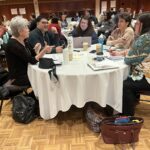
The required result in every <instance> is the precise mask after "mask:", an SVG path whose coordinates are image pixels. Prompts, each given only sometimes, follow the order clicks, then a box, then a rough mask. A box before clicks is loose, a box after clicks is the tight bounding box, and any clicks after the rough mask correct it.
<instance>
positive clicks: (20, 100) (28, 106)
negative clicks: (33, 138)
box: [12, 95, 37, 124]
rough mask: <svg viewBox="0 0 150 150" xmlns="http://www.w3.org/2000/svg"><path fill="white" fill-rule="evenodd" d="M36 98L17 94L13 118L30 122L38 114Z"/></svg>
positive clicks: (14, 101) (20, 121) (14, 99)
mask: <svg viewBox="0 0 150 150" xmlns="http://www.w3.org/2000/svg"><path fill="white" fill-rule="evenodd" d="M35 112H36V100H35V99H33V98H32V97H29V96H25V95H17V96H15V97H14V98H13V108H12V114H13V119H14V120H15V121H16V122H19V123H25V124H27V123H30V122H31V121H33V120H34V119H35V118H36V117H37V115H36V113H35Z"/></svg>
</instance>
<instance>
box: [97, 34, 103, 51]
mask: <svg viewBox="0 0 150 150" xmlns="http://www.w3.org/2000/svg"><path fill="white" fill-rule="evenodd" d="M98 42H99V44H100V47H101V48H100V49H101V51H100V52H101V53H103V44H104V35H103V34H101V35H100V36H99V38H98Z"/></svg>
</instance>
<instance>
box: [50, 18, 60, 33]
mask: <svg viewBox="0 0 150 150" xmlns="http://www.w3.org/2000/svg"><path fill="white" fill-rule="evenodd" d="M58 21H59V19H58V18H56V17H54V18H52V20H51V24H49V26H48V30H50V31H52V32H54V33H56V32H57V33H58V34H59V35H61V27H60V25H59V22H58Z"/></svg>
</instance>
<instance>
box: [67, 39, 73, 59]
mask: <svg viewBox="0 0 150 150" xmlns="http://www.w3.org/2000/svg"><path fill="white" fill-rule="evenodd" d="M68 53H69V61H72V60H73V37H68Z"/></svg>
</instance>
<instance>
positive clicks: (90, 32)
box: [71, 16, 98, 44]
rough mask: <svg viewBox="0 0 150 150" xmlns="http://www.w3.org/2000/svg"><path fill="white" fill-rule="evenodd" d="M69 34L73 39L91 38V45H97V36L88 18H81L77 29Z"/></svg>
mask: <svg viewBox="0 0 150 150" xmlns="http://www.w3.org/2000/svg"><path fill="white" fill-rule="evenodd" d="M71 34H72V36H73V37H86V36H91V37H92V44H96V43H98V37H97V34H96V33H95V31H94V28H93V26H92V23H91V20H90V18H89V17H86V16H85V17H82V18H81V20H80V23H79V25H78V27H77V28H76V29H74V30H73V31H72V33H71Z"/></svg>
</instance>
